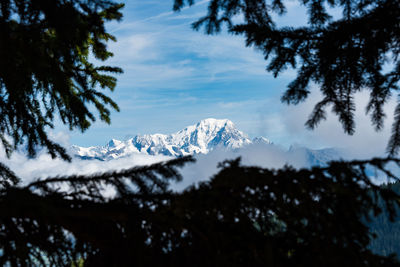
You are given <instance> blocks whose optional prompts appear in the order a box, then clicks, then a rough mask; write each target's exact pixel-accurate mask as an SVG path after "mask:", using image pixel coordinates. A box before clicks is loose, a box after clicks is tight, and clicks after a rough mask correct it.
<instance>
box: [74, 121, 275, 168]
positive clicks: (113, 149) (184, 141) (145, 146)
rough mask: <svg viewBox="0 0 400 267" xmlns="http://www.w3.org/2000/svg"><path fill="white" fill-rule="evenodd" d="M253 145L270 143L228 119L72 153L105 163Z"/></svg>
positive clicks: (77, 150) (201, 123)
mask: <svg viewBox="0 0 400 267" xmlns="http://www.w3.org/2000/svg"><path fill="white" fill-rule="evenodd" d="M253 142H254V143H259V142H262V143H267V144H269V143H270V141H269V140H268V139H266V138H264V137H258V138H255V139H254V140H253V141H251V140H250V139H249V138H248V136H247V135H246V134H244V133H243V132H241V131H239V130H238V129H236V128H235V125H234V124H233V122H232V121H230V120H228V119H221V120H219V119H212V118H210V119H205V120H202V121H200V122H198V123H197V124H195V125H191V126H188V127H186V128H185V129H183V130H181V131H179V132H177V133H173V134H170V135H166V134H146V135H136V136H135V137H133V138H130V139H127V140H125V141H120V140H116V139H112V140H111V141H109V142H108V144H107V145H106V146H94V147H87V148H86V147H79V146H72V152H73V154H75V155H76V156H79V157H81V158H97V159H101V160H108V159H115V158H120V157H125V156H128V155H131V154H134V153H140V154H148V155H165V156H176V157H179V156H185V155H193V154H199V153H202V154H207V153H208V152H210V151H211V150H213V149H215V148H217V147H221V148H227V149H236V148H240V147H243V146H246V145H249V144H252V143H253Z"/></svg>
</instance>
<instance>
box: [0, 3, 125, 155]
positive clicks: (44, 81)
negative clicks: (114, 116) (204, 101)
mask: <svg viewBox="0 0 400 267" xmlns="http://www.w3.org/2000/svg"><path fill="white" fill-rule="evenodd" d="M122 6H123V5H122V4H116V3H114V2H113V1H109V0H74V1H64V0H2V1H0V36H1V37H0V58H1V60H0V117H1V120H0V139H1V141H2V144H3V146H4V147H5V149H6V152H7V154H8V155H10V153H11V152H12V151H13V150H14V149H16V148H17V147H18V146H20V145H22V144H24V145H25V144H26V146H27V151H28V152H29V155H31V156H34V155H35V153H36V150H37V148H38V147H45V148H47V150H48V152H49V153H50V154H51V155H52V156H53V157H56V156H61V157H63V158H64V159H67V160H68V159H69V158H70V157H69V156H68V155H67V154H66V153H65V149H64V148H63V147H61V146H60V145H59V144H57V143H55V142H53V141H51V140H50V139H49V137H48V134H47V131H48V130H49V128H53V126H54V124H53V121H54V119H55V118H56V117H57V116H58V117H59V118H60V119H61V121H62V122H63V123H64V124H66V125H68V126H69V128H70V129H71V130H72V129H78V130H81V131H84V130H86V129H87V128H88V127H89V126H90V124H91V122H92V121H94V120H95V116H94V115H93V109H94V110H95V111H96V112H98V113H99V116H100V119H101V120H103V121H105V122H107V123H109V122H110V117H109V115H110V110H109V107H111V108H112V109H115V110H118V106H117V104H116V103H115V102H114V101H112V100H111V99H110V98H109V97H108V96H106V95H105V94H103V93H102V92H101V91H99V89H105V88H108V89H110V90H113V89H114V87H115V85H116V79H115V77H113V76H111V75H109V73H111V74H112V73H120V72H121V71H122V70H121V69H120V68H118V67H110V66H96V65H95V64H93V63H91V62H90V61H89V57H94V58H96V59H98V60H101V61H104V60H106V59H107V58H109V57H110V56H112V54H111V52H109V51H107V47H106V42H107V41H109V40H114V41H115V38H114V37H113V36H112V35H110V34H109V33H107V32H106V30H105V28H104V23H105V22H106V21H110V20H120V19H121V17H122V14H121V13H120V11H119V10H120V9H121V8H122ZM91 107H93V108H91Z"/></svg>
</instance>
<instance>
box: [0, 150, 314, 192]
mask: <svg viewBox="0 0 400 267" xmlns="http://www.w3.org/2000/svg"><path fill="white" fill-rule="evenodd" d="M238 157H241V158H242V163H243V164H244V165H256V166H261V167H268V168H280V167H283V166H284V165H292V166H293V167H296V168H299V167H304V166H307V164H308V161H307V157H306V153H305V151H304V150H302V149H298V150H292V151H287V150H285V149H284V148H282V147H280V146H277V145H268V144H253V145H249V146H247V147H244V148H241V149H237V150H234V151H233V150H226V149H216V150H214V151H212V152H210V153H209V154H206V155H205V154H199V155H196V156H195V159H196V162H195V163H188V164H187V165H185V166H184V167H183V168H182V169H181V173H182V175H183V177H184V180H183V181H182V182H180V183H178V184H175V185H174V188H176V189H183V188H185V187H186V186H188V185H191V184H193V183H197V182H199V181H203V180H207V179H209V178H210V177H211V176H212V175H214V174H216V173H217V171H218V167H217V166H218V163H220V162H223V161H224V160H227V159H228V160H229V159H236V158H238ZM169 159H172V157H167V156H150V155H144V154H133V155H131V156H129V157H124V158H119V159H114V160H110V161H99V160H83V159H80V158H73V160H72V162H70V163H69V162H65V161H63V160H61V159H52V158H51V157H50V156H49V155H48V154H46V153H44V152H43V153H40V154H39V155H38V156H37V157H36V158H34V159H28V158H27V157H26V156H25V155H24V154H22V153H18V152H16V153H14V154H13V155H12V157H11V158H10V159H8V158H7V157H6V156H5V154H4V153H3V152H1V154H0V161H1V162H3V163H5V164H6V165H7V166H9V168H10V169H11V170H12V171H14V172H15V173H16V174H17V176H19V177H20V178H22V180H23V182H24V183H29V182H30V181H32V180H34V179H37V178H46V177H54V176H57V175H72V174H91V173H98V172H105V171H109V170H122V169H127V168H131V167H133V166H139V165H149V164H153V163H156V162H160V161H165V160H169Z"/></svg>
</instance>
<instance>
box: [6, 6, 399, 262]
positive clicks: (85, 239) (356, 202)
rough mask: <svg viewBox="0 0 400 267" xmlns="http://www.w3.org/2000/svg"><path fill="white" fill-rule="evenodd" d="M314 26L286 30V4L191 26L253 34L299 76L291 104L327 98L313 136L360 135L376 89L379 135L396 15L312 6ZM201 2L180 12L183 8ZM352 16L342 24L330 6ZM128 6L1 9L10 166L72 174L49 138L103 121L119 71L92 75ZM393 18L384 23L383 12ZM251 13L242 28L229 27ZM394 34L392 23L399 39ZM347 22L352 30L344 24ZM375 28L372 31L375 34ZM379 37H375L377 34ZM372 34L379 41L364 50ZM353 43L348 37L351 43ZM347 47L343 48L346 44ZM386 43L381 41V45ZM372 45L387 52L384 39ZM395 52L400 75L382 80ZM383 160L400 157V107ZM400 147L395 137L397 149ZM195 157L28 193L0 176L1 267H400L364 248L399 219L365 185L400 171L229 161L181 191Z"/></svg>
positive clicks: (216, 11) (47, 184)
mask: <svg viewBox="0 0 400 267" xmlns="http://www.w3.org/2000/svg"><path fill="white" fill-rule="evenodd" d="M301 3H303V4H304V5H305V6H306V7H307V8H308V12H309V26H307V27H306V26H305V27H301V28H288V27H287V28H277V27H276V26H275V24H274V22H273V21H272V18H271V12H276V13H278V14H283V13H284V12H285V7H284V3H283V2H282V1H280V0H273V1H262V0H211V1H210V2H209V10H208V15H207V16H206V17H204V18H203V19H200V20H199V21H198V22H197V23H195V24H194V27H195V28H199V27H201V26H203V25H204V26H205V28H206V32H207V33H209V34H211V33H215V32H218V31H220V30H221V26H222V25H223V24H224V23H226V24H227V25H228V29H229V30H230V31H231V32H233V33H235V34H245V35H246V39H247V45H255V46H257V47H258V48H261V49H262V50H263V51H264V52H265V57H266V59H269V60H270V63H269V67H268V70H270V71H273V73H274V75H275V76H277V75H278V74H279V73H280V72H281V71H282V70H284V69H285V68H286V67H287V66H288V65H290V66H292V67H296V66H297V64H299V63H298V62H300V69H299V72H298V77H297V78H296V80H295V81H293V82H292V83H291V84H290V85H289V89H288V91H287V92H286V93H285V95H284V96H283V98H282V99H283V100H284V102H287V103H294V104H296V103H299V102H300V101H303V100H304V99H305V98H306V97H307V95H308V94H309V91H308V86H309V83H310V82H311V81H313V82H315V83H317V84H318V85H320V86H321V90H322V92H323V94H324V99H322V101H321V102H319V103H318V104H317V106H316V108H315V110H314V112H313V113H312V115H311V117H310V120H309V121H308V122H307V124H308V125H309V127H311V128H312V127H315V126H316V125H317V124H318V122H319V121H320V120H321V119H324V118H325V108H326V106H327V105H329V104H332V105H333V110H334V112H335V113H336V114H338V116H339V120H340V121H341V122H342V125H343V127H344V129H345V131H346V132H347V133H349V134H351V133H353V131H354V119H353V112H354V109H355V106H354V103H353V97H354V93H355V92H357V91H360V90H364V89H368V90H370V93H371V100H370V103H369V105H368V108H367V109H368V110H369V111H370V112H371V114H372V122H373V124H374V125H375V127H376V129H381V127H382V125H383V117H384V113H383V105H384V103H385V102H386V101H387V100H388V98H389V97H390V95H391V94H392V91H394V90H397V86H398V81H399V69H400V67H399V62H398V59H397V56H398V53H399V49H398V48H399V46H398V45H399V38H400V33H399V20H398V16H399V4H400V3H398V2H397V1H389V0H386V1H369V0H353V1H351V0H347V1H346V0H341V1H336V0H328V1H324V0H319V1H318V0H313V1H311V0H303V1H301ZM185 4H189V5H192V4H194V1H193V0H187V1H184V0H176V1H175V5H174V9H175V10H179V9H180V8H182V7H183V6H184V5H185ZM326 4H329V5H331V6H338V7H341V8H343V18H342V19H339V20H337V21H333V20H331V19H330V18H329V14H327V12H326V9H325V5H326ZM122 6H123V5H122V4H118V3H115V2H114V1H111V0H110V1H109V0H76V1H73V0H45V1H43V0H30V1H29V0H5V1H1V2H0V34H1V37H2V38H1V39H0V55H1V56H2V61H1V63H0V117H1V120H0V138H1V140H2V143H3V145H4V147H5V149H6V152H7V153H8V155H10V153H11V152H12V151H13V150H15V149H17V148H18V147H20V146H22V145H27V148H28V150H27V151H28V154H29V155H30V156H35V153H36V152H35V151H36V149H37V148H39V147H44V148H47V150H48V152H49V153H50V155H52V156H53V157H57V156H61V157H62V158H64V159H66V160H68V159H70V157H69V156H68V155H67V154H66V152H65V150H64V148H62V147H61V146H60V145H59V144H57V143H55V142H53V141H51V140H50V139H49V137H48V135H47V131H48V129H50V128H52V127H53V123H54V120H55V119H56V116H59V117H60V118H61V121H62V122H63V123H64V124H65V125H68V126H69V128H70V129H71V130H73V129H78V130H81V131H84V130H86V129H87V128H88V127H90V124H91V122H93V121H94V120H95V116H94V115H93V114H92V112H91V109H90V108H91V107H93V106H94V109H95V111H97V112H98V113H99V116H100V119H101V120H103V121H105V122H107V123H109V122H110V116H109V115H110V111H109V108H110V107H111V108H113V109H116V110H118V107H117V105H116V103H114V102H113V101H112V99H110V98H109V97H107V96H106V95H105V94H103V93H101V91H99V90H98V89H100V88H102V89H110V90H113V89H114V88H115V86H116V79H115V77H113V76H111V75H110V73H111V74H116V73H120V72H121V71H122V70H121V69H119V68H118V67H108V66H101V67H96V66H95V65H94V64H93V63H91V62H90V59H91V54H93V56H94V58H97V59H100V60H106V59H107V58H109V57H110V56H112V54H111V53H110V52H109V51H108V50H107V47H106V42H107V41H109V40H115V38H114V37H113V36H111V35H110V34H109V33H107V32H106V30H105V28H104V23H105V22H106V21H110V20H120V19H121V16H122V14H121V13H120V9H121V8H122ZM385 10H386V11H385ZM238 14H242V15H244V21H245V23H243V24H238V25H235V24H234V23H233V22H232V18H233V17H234V16H236V15H238ZM391 22H394V24H393V25H392V24H391ZM346 23H347V25H348V27H347V26H345V25H346ZM368 27H369V28H368ZM371 27H372V28H371ZM367 29H372V30H373V31H372V32H370V33H369V36H367ZM342 31H343V32H342ZM339 33H340V36H337V34H339ZM378 37H379V38H378ZM377 38H378V39H377ZM388 53H392V54H391V55H390V56H393V60H392V61H393V64H394V66H395V67H394V69H393V70H392V71H390V72H388V73H386V74H384V73H383V64H384V63H386V57H387V56H388ZM396 112H397V113H396V114H395V124H394V126H393V135H392V138H391V140H390V142H389V146H388V150H389V152H390V153H392V154H395V153H396V152H397V150H398V148H399V146H400V137H399V136H400V134H399V131H398V128H400V107H398V108H397V109H396ZM397 135H398V136H397ZM192 161H193V158H192V157H183V158H178V159H175V160H172V161H167V162H162V163H157V164H153V165H151V166H142V167H134V168H128V169H125V170H119V171H112V172H106V173H100V174H92V175H72V176H58V177H50V178H46V179H37V180H35V181H33V182H31V183H28V184H23V183H22V182H21V180H20V179H19V178H18V177H17V176H16V175H15V174H14V173H13V172H12V171H11V170H10V169H8V168H7V166H5V165H4V164H1V163H0V265H5V266H85V267H88V266H89V267H90V266H96V267H98V266H132V265H134V266H174V267H176V266H188V265H190V266H225V265H230V266H328V267H329V266H332V267H333V266H335V267H336V266H341V265H343V266H353V267H356V266H391V267H392V266H400V263H399V261H398V259H397V258H396V257H395V255H389V256H387V255H379V254H377V253H376V252H375V251H372V250H371V248H370V247H369V244H370V241H371V240H372V239H373V238H374V237H375V235H374V234H373V233H371V231H370V229H369V227H368V223H369V222H370V220H372V219H373V218H375V217H376V216H377V215H379V214H382V213H383V214H385V215H386V214H388V216H389V219H391V220H394V219H395V218H396V214H397V213H396V211H397V209H398V205H399V195H398V194H397V193H395V192H394V191H392V190H391V189H390V188H389V187H385V186H378V185H376V184H374V183H373V182H372V181H371V177H370V176H371V175H370V170H371V169H373V170H375V171H376V172H377V173H379V174H382V175H383V176H386V177H387V178H388V181H389V182H397V181H398V177H397V176H396V173H395V172H393V171H392V167H393V166H390V164H392V165H395V166H398V167H400V160H399V159H396V158H389V157H388V158H385V159H378V158H376V159H371V160H366V161H357V160H354V161H350V162H344V161H333V162H330V163H329V164H328V166H326V167H313V168H310V169H298V170H296V169H294V168H292V167H289V166H285V167H284V168H282V169H279V170H274V169H265V168H260V167H251V166H243V165H241V164H240V159H236V160H231V161H225V162H223V163H221V164H220V166H219V167H220V170H219V172H218V173H217V174H215V175H214V176H213V177H211V178H210V179H209V180H207V181H205V182H202V183H199V184H198V185H193V186H191V187H188V188H186V189H185V190H183V191H181V192H175V191H173V190H172V189H171V183H175V182H179V181H180V180H181V179H182V177H181V175H180V173H179V168H180V167H181V166H182V165H183V164H187V163H189V162H192Z"/></svg>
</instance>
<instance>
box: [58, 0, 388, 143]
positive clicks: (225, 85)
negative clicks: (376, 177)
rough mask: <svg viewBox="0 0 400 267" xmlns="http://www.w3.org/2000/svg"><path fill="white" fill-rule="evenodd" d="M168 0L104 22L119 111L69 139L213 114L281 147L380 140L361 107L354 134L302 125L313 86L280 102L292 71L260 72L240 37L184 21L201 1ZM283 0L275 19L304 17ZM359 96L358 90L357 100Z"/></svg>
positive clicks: (164, 127) (103, 137)
mask: <svg viewBox="0 0 400 267" xmlns="http://www.w3.org/2000/svg"><path fill="white" fill-rule="evenodd" d="M172 3H173V1H172V0H168V1H165V0H146V1H142V0H141V1H138V0H129V1H125V4H126V6H125V8H124V10H123V14H124V18H123V20H122V21H121V22H119V23H114V22H113V23H109V24H107V29H108V30H109V32H110V33H112V34H113V35H115V36H116V37H117V42H116V43H109V49H110V50H111V51H112V52H113V53H114V57H113V58H112V59H110V60H108V61H107V62H106V63H105V64H107V65H116V66H119V67H122V68H123V70H124V73H123V74H122V75H119V76H118V85H117V88H116V90H115V92H113V93H111V94H110V96H111V97H112V98H113V99H114V100H115V101H116V102H117V103H118V104H119V106H120V109H121V112H119V113H118V112H113V113H112V116H111V118H112V124H111V125H106V124H104V123H101V122H100V121H99V122H96V123H95V124H94V125H93V126H92V127H91V128H90V129H89V130H88V131H86V132H85V133H83V134H82V133H79V132H70V133H69V136H70V143H71V144H77V145H81V146H90V145H103V144H105V143H106V142H107V141H108V140H109V139H111V138H117V139H124V138H126V137H128V136H131V135H135V134H146V133H172V132H176V131H178V130H180V129H182V128H183V127H185V126H187V125H191V124H194V123H196V122H198V121H199V120H201V119H205V118H209V117H213V118H227V119H230V120H232V121H233V122H234V123H235V125H236V126H237V128H239V129H240V130H242V131H243V132H245V133H247V134H249V136H250V137H255V136H265V137H267V138H269V139H270V140H272V141H273V142H275V143H279V144H282V145H284V146H289V145H290V144H293V143H300V144H302V145H306V146H310V147H314V148H317V147H327V146H337V145H338V144H339V145H340V144H342V145H343V142H344V144H345V146H348V145H350V144H353V143H355V141H356V142H358V143H360V142H361V143H360V144H359V146H363V143H362V141H363V140H365V142H368V143H369V144H371V143H374V142H375V141H377V140H378V139H379V140H383V141H384V142H381V141H379V142H375V143H376V146H377V147H382V146H383V147H384V146H385V144H386V142H387V133H388V129H389V127H386V128H385V129H386V130H385V132H384V133H380V134H378V135H377V134H375V133H374V132H373V131H372V128H371V127H370V126H369V123H368V121H369V120H368V118H367V117H363V110H364V107H363V106H361V107H360V109H359V113H360V116H361V117H360V118H359V119H358V122H359V123H358V125H359V126H360V127H361V128H360V127H359V128H358V129H360V130H359V131H360V132H361V133H360V134H362V135H361V136H360V135H359V134H357V135H356V136H355V137H351V138H349V137H346V136H344V135H343V134H342V130H341V128H340V125H339V124H338V123H337V122H336V121H337V120H336V119H335V118H334V119H328V122H326V123H323V124H322V125H321V127H319V128H318V129H317V130H316V131H313V132H310V131H308V130H306V129H305V128H304V122H305V121H306V119H307V116H308V114H309V112H310V111H311V108H312V106H313V104H314V103H315V102H316V101H317V100H318V93H317V92H318V90H317V87H316V86H314V87H315V88H314V91H315V92H316V93H315V94H313V95H312V96H311V97H310V100H309V101H307V102H306V103H304V104H302V105H299V106H296V107H287V106H286V105H284V104H282V103H281V102H280V96H281V95H282V93H283V92H284V90H285V88H286V85H287V84H288V83H289V82H290V81H291V80H292V79H293V78H294V77H295V71H293V70H288V71H286V72H284V73H282V74H281V75H280V76H279V77H278V78H276V79H275V78H273V76H272V74H271V73H268V72H266V71H265V66H266V62H265V61H264V59H263V55H262V53H261V52H259V51H256V50H255V49H253V48H248V47H245V44H244V39H243V37H241V36H232V35H229V34H227V33H226V32H222V33H221V34H219V35H213V36H207V35H205V34H204V33H203V32H202V31H199V32H196V31H193V30H192V29H191V27H190V24H191V23H192V22H193V21H195V20H196V18H198V17H200V16H202V15H204V14H205V12H206V8H207V1H197V4H196V6H194V7H191V8H185V9H184V10H182V11H181V12H179V13H174V12H172ZM287 3H288V5H287V7H288V13H287V16H285V17H283V18H281V19H280V23H281V24H293V23H294V24H296V25H300V24H304V23H305V16H304V10H303V9H302V8H301V7H300V6H299V5H298V4H297V1H290V0H289V1H288V2H287ZM364 100H365V97H364V96H360V102H361V104H363V103H364V102H365V101H364ZM363 101H364V102H363ZM389 106H390V105H389ZM389 117H391V116H389ZM389 123H390V122H389ZM389 125H390V124H387V126H389ZM57 130H58V129H57ZM363 142H364V141H363Z"/></svg>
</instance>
